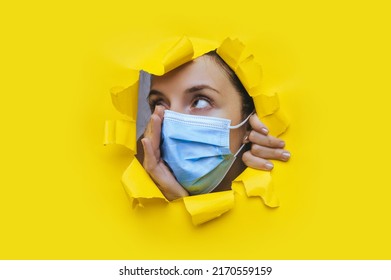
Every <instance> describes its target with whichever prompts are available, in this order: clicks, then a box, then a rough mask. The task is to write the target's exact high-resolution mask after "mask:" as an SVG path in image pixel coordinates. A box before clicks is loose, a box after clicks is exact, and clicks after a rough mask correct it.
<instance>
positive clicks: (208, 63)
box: [148, 56, 246, 153]
mask: <svg viewBox="0 0 391 280" xmlns="http://www.w3.org/2000/svg"><path fill="white" fill-rule="evenodd" d="M148 99H149V104H150V106H151V108H152V110H153V108H154V107H155V106H157V105H162V106H164V108H165V109H169V110H172V111H175V112H178V113H182V114H191V115H203V116H210V117H219V118H225V119H230V120H231V125H236V124H239V123H240V122H241V121H243V115H242V98H241V96H240V94H239V93H238V92H237V91H236V90H235V88H234V86H233V85H232V84H231V82H230V80H229V78H228V77H227V75H226V74H225V72H224V71H223V69H222V68H221V66H219V65H218V64H217V63H216V62H214V61H213V59H211V58H210V57H208V56H201V57H199V58H197V59H195V60H193V61H191V62H189V63H187V64H185V65H183V66H181V67H179V68H177V69H174V70H172V71H170V72H168V73H167V74H165V75H163V76H154V77H153V78H152V84H151V91H150V94H149V97H148ZM245 133H246V125H243V126H242V127H240V128H238V129H234V130H231V133H230V149H231V152H232V153H235V152H236V151H237V150H238V149H239V147H240V146H241V144H242V142H243V138H244V136H245Z"/></svg>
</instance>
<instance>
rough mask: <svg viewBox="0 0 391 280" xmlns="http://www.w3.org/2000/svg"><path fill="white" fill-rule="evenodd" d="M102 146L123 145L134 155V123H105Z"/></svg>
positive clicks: (121, 121)
mask: <svg viewBox="0 0 391 280" xmlns="http://www.w3.org/2000/svg"><path fill="white" fill-rule="evenodd" d="M103 144H104V145H110V144H117V145H123V146H125V147H127V148H128V149H130V150H131V151H132V152H133V153H136V152H137V150H136V148H137V145H136V122H135V121H126V120H114V121H106V125H105V137H104V141H103Z"/></svg>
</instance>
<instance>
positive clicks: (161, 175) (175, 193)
mask: <svg viewBox="0 0 391 280" xmlns="http://www.w3.org/2000/svg"><path fill="white" fill-rule="evenodd" d="M163 116H164V108H163V106H156V107H155V111H154V112H153V114H152V116H151V119H150V121H149V123H148V125H147V129H146V130H145V133H144V138H143V139H142V140H141V143H142V144H143V149H144V162H143V166H144V169H145V170H146V171H147V172H148V174H149V175H150V176H151V178H152V180H153V181H154V182H155V183H156V185H157V187H158V188H159V189H160V190H161V192H162V193H163V195H164V196H165V197H166V198H167V199H168V200H170V201H171V200H174V199H177V198H181V197H184V196H188V195H189V193H188V192H187V191H186V190H185V189H184V188H183V187H182V186H181V185H180V184H179V183H178V181H177V180H176V179H175V177H174V175H173V174H172V173H171V171H170V170H169V169H168V167H167V166H166V165H165V163H164V161H163V160H162V158H161V156H160V139H161V135H160V133H161V129H162V123H163Z"/></svg>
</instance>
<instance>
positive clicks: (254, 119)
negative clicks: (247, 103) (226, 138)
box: [249, 114, 269, 135]
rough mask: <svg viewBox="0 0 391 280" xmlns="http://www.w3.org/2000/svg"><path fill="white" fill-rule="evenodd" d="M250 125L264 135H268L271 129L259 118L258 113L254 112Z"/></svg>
mask: <svg viewBox="0 0 391 280" xmlns="http://www.w3.org/2000/svg"><path fill="white" fill-rule="evenodd" d="M249 122H250V125H251V128H252V129H254V130H255V131H256V132H258V133H262V134H263V135H268V134H269V130H268V129H267V127H266V126H265V125H264V124H263V123H262V122H261V120H260V119H259V118H258V116H257V114H254V115H252V116H251V117H250V121H249Z"/></svg>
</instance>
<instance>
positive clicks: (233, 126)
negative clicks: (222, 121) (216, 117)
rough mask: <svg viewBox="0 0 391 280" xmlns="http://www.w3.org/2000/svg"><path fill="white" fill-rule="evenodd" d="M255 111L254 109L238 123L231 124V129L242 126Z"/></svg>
mask: <svg viewBox="0 0 391 280" xmlns="http://www.w3.org/2000/svg"><path fill="white" fill-rule="evenodd" d="M254 113H255V111H253V112H252V113H251V114H250V115H248V116H247V118H245V119H244V120H243V121H242V122H241V123H239V124H237V125H230V126H229V128H230V129H237V128H239V127H241V126H242V125H244V124H245V123H246V122H247V121H248V120H249V119H250V117H251V116H252V115H254Z"/></svg>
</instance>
